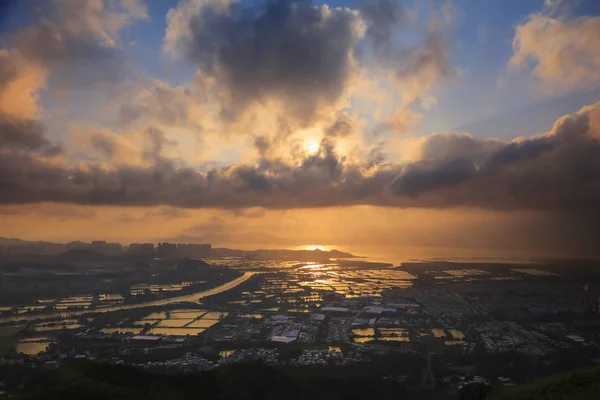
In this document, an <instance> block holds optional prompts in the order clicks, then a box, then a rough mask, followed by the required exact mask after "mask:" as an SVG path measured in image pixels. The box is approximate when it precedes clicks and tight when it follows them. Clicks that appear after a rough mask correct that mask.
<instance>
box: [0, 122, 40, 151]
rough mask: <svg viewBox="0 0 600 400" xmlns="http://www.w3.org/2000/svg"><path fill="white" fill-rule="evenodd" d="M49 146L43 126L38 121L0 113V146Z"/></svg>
mask: <svg viewBox="0 0 600 400" xmlns="http://www.w3.org/2000/svg"><path fill="white" fill-rule="evenodd" d="M49 146H50V143H49V142H48V141H47V140H46V139H45V138H44V128H43V126H42V125H41V124H40V123H39V122H38V121H35V120H30V119H21V118H14V117H10V116H7V115H3V114H1V113H0V148H12V149H17V150H38V149H41V148H43V147H49Z"/></svg>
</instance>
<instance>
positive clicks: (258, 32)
mask: <svg viewBox="0 0 600 400" xmlns="http://www.w3.org/2000/svg"><path fill="white" fill-rule="evenodd" d="M228 8H229V9H228V11H227V12H225V13H222V12H217V11H216V10H215V8H214V7H213V6H211V5H210V4H209V5H206V6H204V7H203V8H201V10H200V12H199V13H198V14H197V15H195V16H193V17H191V18H190V20H189V28H190V29H191V33H192V34H191V37H190V38H187V39H185V40H184V42H183V43H182V45H183V47H184V52H185V54H186V56H187V58H188V59H190V60H191V61H192V62H194V63H195V64H196V66H197V67H198V68H199V69H200V70H201V71H202V72H203V73H205V74H208V75H210V76H213V77H216V78H217V79H218V81H219V84H220V87H221V88H223V89H224V90H226V92H227V94H226V96H227V97H228V98H230V99H231V101H230V102H229V104H224V105H223V107H224V109H223V115H224V116H225V117H227V118H230V119H233V118H235V117H236V116H237V114H238V113H239V112H241V111H243V110H244V109H245V108H246V107H248V106H249V105H251V104H252V103H254V102H261V101H264V100H268V99H270V98H277V99H281V100H283V101H284V104H285V107H286V113H287V114H288V115H290V116H294V117H296V118H298V119H299V120H301V121H305V122H306V121H309V120H310V119H311V118H313V116H314V114H315V113H316V112H317V110H318V108H319V107H322V106H329V105H331V104H332V103H335V102H336V101H337V100H338V99H339V98H340V96H341V95H342V94H343V92H344V90H345V89H346V87H347V84H348V79H349V77H350V75H351V73H352V67H353V65H352V51H353V48H354V46H355V43H356V26H357V22H358V15H357V13H355V12H352V11H350V10H348V9H329V8H328V7H326V6H313V5H312V2H311V1H308V0H269V1H266V2H255V3H252V5H242V4H239V3H236V4H231V5H229V6H228ZM182 40H183V39H182Z"/></svg>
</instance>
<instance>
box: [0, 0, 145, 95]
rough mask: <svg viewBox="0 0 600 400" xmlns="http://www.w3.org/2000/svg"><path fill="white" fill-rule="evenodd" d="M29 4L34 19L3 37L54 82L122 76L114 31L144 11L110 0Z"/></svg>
mask: <svg viewBox="0 0 600 400" xmlns="http://www.w3.org/2000/svg"><path fill="white" fill-rule="evenodd" d="M129 3H131V4H135V5H136V6H137V7H140V6H139V4H138V3H137V1H133V2H129ZM141 7H142V8H143V6H141ZM31 9H32V11H33V12H32V13H31V16H32V19H33V21H34V22H33V23H32V24H31V25H29V26H28V27H26V28H23V29H20V30H18V31H17V32H15V33H13V34H9V35H7V36H6V37H5V38H4V39H5V40H4V41H5V43H6V44H7V45H8V47H10V48H12V49H15V50H16V52H17V53H18V54H19V55H20V56H21V57H23V58H24V59H26V60H27V61H28V62H30V63H31V64H34V65H36V66H40V67H42V68H45V69H48V70H51V72H52V74H53V79H54V81H55V85H57V86H60V87H68V88H72V87H75V86H89V85H90V84H94V83H98V82H102V83H107V82H113V83H114V82H117V81H120V80H121V79H122V78H123V76H124V74H125V72H126V69H125V68H124V67H125V55H124V53H123V51H122V49H121V48H120V47H119V46H118V45H117V43H116V36H117V34H118V31H119V30H120V29H122V28H123V27H124V26H126V25H128V24H130V23H132V22H133V21H134V20H136V19H139V18H144V15H142V13H141V11H143V10H141V9H137V10H133V9H131V7H126V4H125V2H121V1H111V0H99V1H96V2H89V1H79V0H53V1H48V2H42V1H33V2H32V4H31Z"/></svg>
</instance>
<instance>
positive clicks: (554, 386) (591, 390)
mask: <svg viewBox="0 0 600 400" xmlns="http://www.w3.org/2000/svg"><path fill="white" fill-rule="evenodd" d="M489 399H490V400H598V399H600V368H597V369H591V370H584V371H576V372H573V373H570V374H565V375H559V376H556V377H552V378H546V379H540V380H539V381H535V382H532V383H528V384H525V385H520V386H515V387H512V388H505V389H502V390H500V391H498V392H494V393H493V394H492V395H491V396H490V397H489Z"/></svg>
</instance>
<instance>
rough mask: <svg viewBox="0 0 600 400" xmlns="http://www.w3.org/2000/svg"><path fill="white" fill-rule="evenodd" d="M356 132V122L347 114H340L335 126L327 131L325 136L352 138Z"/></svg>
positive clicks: (332, 125) (331, 126)
mask: <svg viewBox="0 0 600 400" xmlns="http://www.w3.org/2000/svg"><path fill="white" fill-rule="evenodd" d="M355 130H356V121H354V120H353V119H352V117H350V116H349V115H348V114H347V113H340V115H338V117H337V119H336V120H335V122H334V123H333V124H331V125H330V126H329V127H328V128H327V129H326V130H325V135H326V136H329V137H346V136H350V135H351V134H352V133H353V132H354V131H355Z"/></svg>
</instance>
